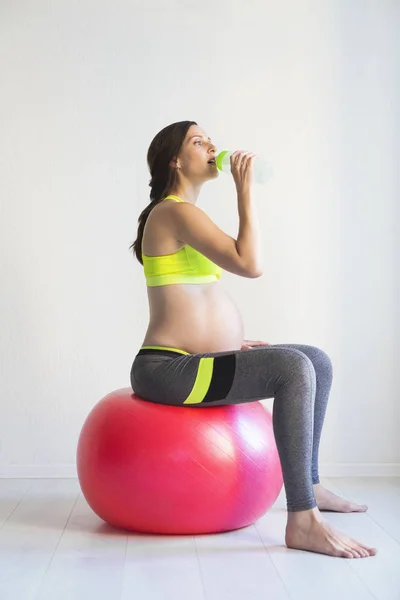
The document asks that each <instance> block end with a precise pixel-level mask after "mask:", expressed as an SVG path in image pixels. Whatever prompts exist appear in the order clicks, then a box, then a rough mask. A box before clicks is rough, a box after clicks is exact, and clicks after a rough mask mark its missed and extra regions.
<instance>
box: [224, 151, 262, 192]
mask: <svg viewBox="0 0 400 600" xmlns="http://www.w3.org/2000/svg"><path fill="white" fill-rule="evenodd" d="M255 156H256V155H255V154H254V153H253V152H248V151H245V150H237V152H234V153H233V154H232V156H231V158H230V162H231V173H232V176H233V179H234V181H235V184H236V189H237V191H238V192H239V193H243V192H249V191H250V188H251V184H252V181H253V159H254V157H255Z"/></svg>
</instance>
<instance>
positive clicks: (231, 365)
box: [131, 345, 315, 407]
mask: <svg viewBox="0 0 400 600" xmlns="http://www.w3.org/2000/svg"><path fill="white" fill-rule="evenodd" d="M296 378H297V385H298V390H297V392H298V393H299V394H301V393H313V390H314V387H315V371H314V369H313V365H312V362H311V361H310V359H309V358H308V357H307V356H306V355H305V354H304V353H303V352H301V351H300V350H298V349H297V348H295V347H288V346H287V345H271V346H258V347H253V348H251V350H237V351H231V352H210V353H203V354H187V355H177V356H176V357H171V356H161V355H158V354H156V353H154V354H146V355H142V356H137V357H136V358H135V361H134V363H133V365H132V371H131V383H132V388H133V390H134V391H135V393H137V394H138V396H140V397H141V398H143V399H146V400H149V401H152V402H157V403H161V404H170V405H171V404H172V405H179V406H190V407H207V406H219V405H225V404H240V403H244V402H254V401H257V400H262V399H265V398H272V397H274V396H275V394H276V392H277V391H278V390H279V389H280V388H281V387H282V386H284V385H285V384H287V382H288V381H289V380H290V381H295V382H296ZM295 385H296V384H295Z"/></svg>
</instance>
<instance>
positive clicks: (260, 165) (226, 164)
mask: <svg viewBox="0 0 400 600" xmlns="http://www.w3.org/2000/svg"><path fill="white" fill-rule="evenodd" d="M233 153H234V150H222V152H220V153H219V154H218V155H217V157H216V160H215V162H216V165H217V168H218V169H219V170H220V171H222V172H223V173H230V172H231V156H232V154H233ZM273 174H274V170H273V168H272V165H271V163H270V162H268V161H267V160H266V159H265V158H263V157H262V156H256V157H255V158H254V160H253V176H254V181H255V182H256V183H267V181H269V180H270V179H271V177H272V176H273Z"/></svg>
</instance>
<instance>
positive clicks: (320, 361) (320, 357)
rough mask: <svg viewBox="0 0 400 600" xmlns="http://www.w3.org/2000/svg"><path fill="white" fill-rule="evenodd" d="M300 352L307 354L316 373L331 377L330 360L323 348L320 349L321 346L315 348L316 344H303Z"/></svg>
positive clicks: (331, 367)
mask: <svg viewBox="0 0 400 600" xmlns="http://www.w3.org/2000/svg"><path fill="white" fill-rule="evenodd" d="M302 352H303V353H304V354H307V356H308V357H309V359H310V360H311V362H312V363H313V366H314V369H315V371H316V372H317V373H318V374H321V375H322V374H323V375H324V376H325V377H328V378H332V376H333V365H332V361H331V359H330V357H329V356H328V354H327V353H326V352H325V351H324V350H321V348H317V347H316V346H304V347H302Z"/></svg>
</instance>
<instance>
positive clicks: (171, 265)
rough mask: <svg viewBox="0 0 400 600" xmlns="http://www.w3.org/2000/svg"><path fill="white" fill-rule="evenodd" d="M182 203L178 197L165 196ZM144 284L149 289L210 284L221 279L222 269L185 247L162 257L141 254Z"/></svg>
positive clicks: (195, 251) (202, 255)
mask: <svg viewBox="0 0 400 600" xmlns="http://www.w3.org/2000/svg"><path fill="white" fill-rule="evenodd" d="M168 198H172V199H173V200H175V201H176V202H183V200H182V199H181V198H178V196H172V195H170V196H166V197H165V198H163V200H167V199H168ZM142 259H143V267H144V274H145V277H146V284H147V285H148V286H149V287H153V286H159V285H170V284H172V283H210V282H212V281H217V280H218V279H220V277H221V273H222V269H221V267H219V266H218V265H216V264H215V263H213V262H212V261H211V260H210V259H209V258H207V257H206V256H204V254H201V253H200V252H198V251H197V250H195V249H194V248H192V247H191V246H189V245H187V244H186V246H184V247H183V248H181V249H180V250H178V252H174V254H164V255H163V256H148V255H146V254H144V253H143V252H142Z"/></svg>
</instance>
